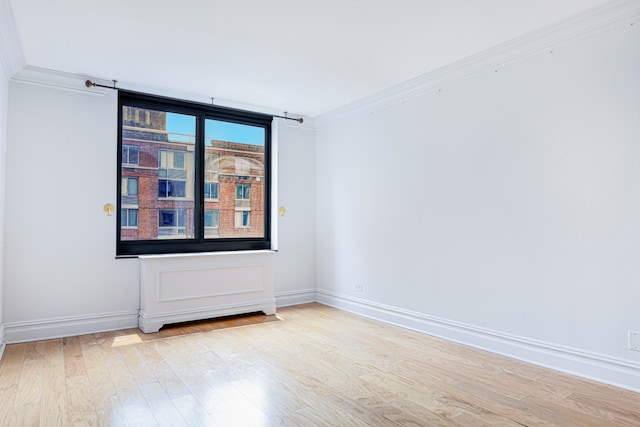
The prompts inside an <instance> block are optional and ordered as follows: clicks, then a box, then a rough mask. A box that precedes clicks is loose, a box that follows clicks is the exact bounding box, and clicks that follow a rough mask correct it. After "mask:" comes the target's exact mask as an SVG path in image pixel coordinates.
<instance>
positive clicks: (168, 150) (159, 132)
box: [120, 107, 265, 240]
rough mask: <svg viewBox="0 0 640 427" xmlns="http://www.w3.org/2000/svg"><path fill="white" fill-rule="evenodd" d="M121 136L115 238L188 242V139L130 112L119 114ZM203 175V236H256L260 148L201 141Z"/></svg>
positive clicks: (151, 117) (259, 231)
mask: <svg viewBox="0 0 640 427" xmlns="http://www.w3.org/2000/svg"><path fill="white" fill-rule="evenodd" d="M122 129H123V131H122V132H123V135H122V182H121V199H120V207H121V222H120V224H121V239H122V240H156V239H184V238H191V237H193V236H194V230H195V224H194V221H195V216H194V194H195V176H194V171H195V156H194V151H195V143H194V140H195V136H194V135H190V134H181V133H176V132H171V131H170V130H168V129H167V113H165V112H160V111H153V110H146V109H141V108H134V107H124V108H123V126H122ZM194 133H195V132H194ZM204 174H205V176H204V189H203V193H204V194H203V196H204V209H205V210H204V226H205V237H207V238H232V237H262V236H263V235H264V179H265V177H264V146H262V145H252V144H243V143H237V142H226V141H218V140H214V139H211V138H205V169H204Z"/></svg>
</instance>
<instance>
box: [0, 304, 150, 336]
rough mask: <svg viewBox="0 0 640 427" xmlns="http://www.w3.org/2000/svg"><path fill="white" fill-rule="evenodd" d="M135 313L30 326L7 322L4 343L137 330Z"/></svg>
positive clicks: (39, 321)
mask: <svg viewBox="0 0 640 427" xmlns="http://www.w3.org/2000/svg"><path fill="white" fill-rule="evenodd" d="M138 314H139V312H138V310H132V311H124V312H117V313H104V314H98V315H90V316H69V317H58V318H52V319H41V320H36V321H29V322H9V323H6V324H5V325H4V326H5V338H6V342H7V343H9V344H10V343H18V342H26V341H38V340H46V339H52V338H60V337H69V336H75V335H84V334H93V333H96V332H105V331H114V330H117V329H129V328H137V327H138Z"/></svg>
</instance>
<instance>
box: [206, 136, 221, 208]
mask: <svg viewBox="0 0 640 427" xmlns="http://www.w3.org/2000/svg"><path fill="white" fill-rule="evenodd" d="M208 150H211V148H209V149H208ZM219 172H220V155H219V154H216V153H207V154H206V157H205V165H204V198H205V199H213V200H217V199H218V176H219Z"/></svg>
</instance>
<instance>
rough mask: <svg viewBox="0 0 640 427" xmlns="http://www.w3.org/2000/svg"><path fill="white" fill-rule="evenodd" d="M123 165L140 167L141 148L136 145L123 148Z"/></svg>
mask: <svg viewBox="0 0 640 427" xmlns="http://www.w3.org/2000/svg"><path fill="white" fill-rule="evenodd" d="M122 164H123V165H139V164H140V148H139V147H138V146H136V145H123V146H122Z"/></svg>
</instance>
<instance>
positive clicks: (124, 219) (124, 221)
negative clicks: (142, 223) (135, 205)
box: [120, 209, 138, 228]
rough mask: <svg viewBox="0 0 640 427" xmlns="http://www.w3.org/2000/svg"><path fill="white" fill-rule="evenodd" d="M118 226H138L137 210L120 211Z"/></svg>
mask: <svg viewBox="0 0 640 427" xmlns="http://www.w3.org/2000/svg"><path fill="white" fill-rule="evenodd" d="M120 226H122V227H129V228H133V227H137V226H138V209H122V212H121V214H120Z"/></svg>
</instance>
